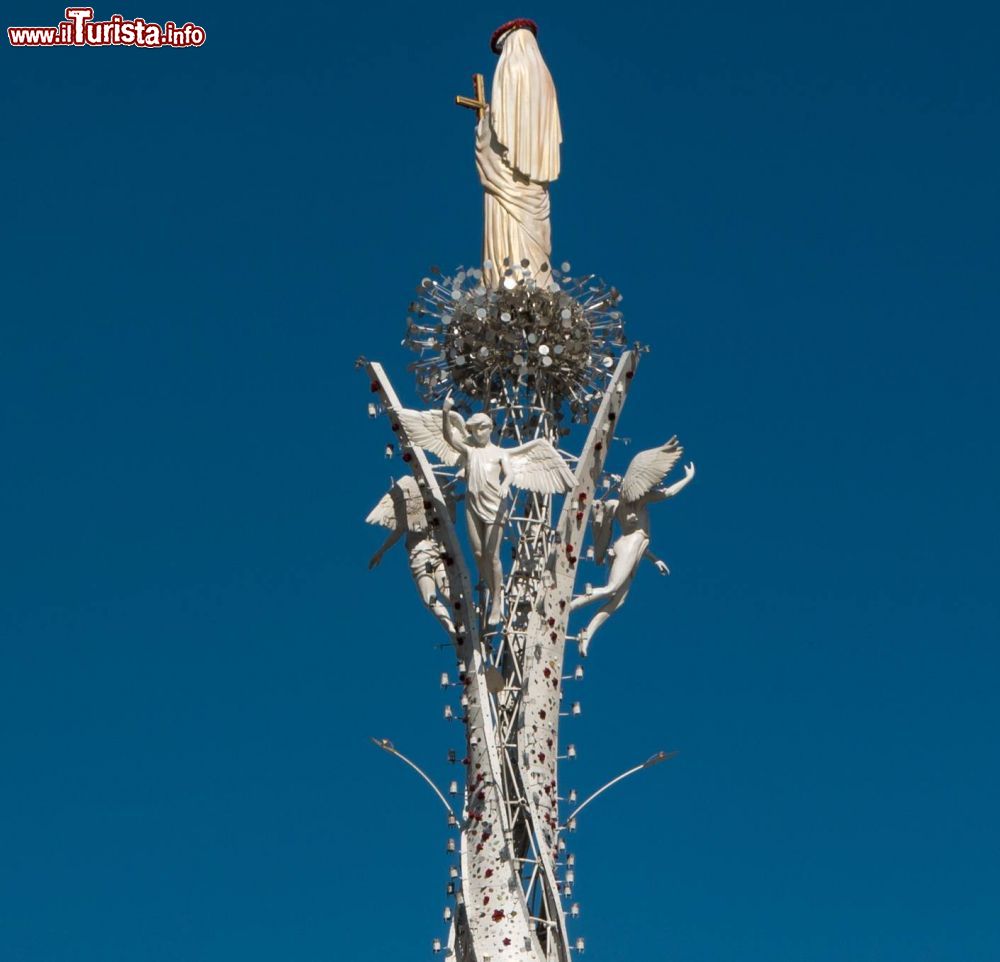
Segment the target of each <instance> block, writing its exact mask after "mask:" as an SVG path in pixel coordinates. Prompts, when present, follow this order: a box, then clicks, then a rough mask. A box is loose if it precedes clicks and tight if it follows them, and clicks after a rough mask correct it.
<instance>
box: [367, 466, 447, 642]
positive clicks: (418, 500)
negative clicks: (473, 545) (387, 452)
mask: <svg viewBox="0 0 1000 962" xmlns="http://www.w3.org/2000/svg"><path fill="white" fill-rule="evenodd" d="M365 521H367V522H368V524H378V525H381V526H382V527H383V528H389V529H390V531H391V532H392V533H391V534H390V535H389V537H388V538H386V539H385V542H384V543H383V544H382V546H381V547H380V548H379V549H378V551H376V552H375V554H374V555H372V559H371V561H369V562H368V569H369V570H371V569H372V568H374V567H376V566H377V565H378V563H379V562H380V561H381V560H382V556H383V555H384V554H385V553H386V552H387V551H388V550H389V549H390V548H391V547H392V546H393V545H394V544H395V543H396V542H397V541H399V539H400V538H402V537H404V536H405V537H406V553H407V554H408V555H409V558H410V573H411V574H412V575H413V583H414V584H415V585H416V586H417V591H419V592H420V597H421V599H422V600H423V602H424V604H425V605H427V607H428V608H430V610H431V612H433V614H434V617H435V618H437V620H438V621H440V622H441V624H442V625H443V627H444V630H445V631H447V632H448V633H449V634H454V632H455V625H454V622H452V620H451V614H450V612H449V611H448V609H447V608H446V607H445V605H444V604H443V603H442V602H441V598H440V597H439V595H441V596H444V597H445V598H448V597H449V596H450V591H449V588H448V572H447V569H446V568H445V564H444V547H443V546H442V544H441V542H440V541H438V540H437V538H435V537H434V533H433V532H434V529H433V527H431V525H430V523H429V520H428V518H427V512H426V511H425V510H424V496H423V494H422V493H421V491H420V487H419V486H418V485H417V481H416V479H415V478H414V477H412V476H411V475H408V474H407V475H404V476H403V477H401V478H400V479H399V480H398V481H397V482H396V483H395V484H393V486H392V487H391V488H390V489H389V490H388V491H387V492H386V493H385V494H384V495H383V496H382V500H381V501H379V503H378V504H377V505H375V507H374V508H372V510H371V513H370V514H369V515H368V517H367V518H365Z"/></svg>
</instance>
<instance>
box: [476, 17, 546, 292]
mask: <svg viewBox="0 0 1000 962" xmlns="http://www.w3.org/2000/svg"><path fill="white" fill-rule="evenodd" d="M537 33H538V28H537V26H536V25H535V24H534V23H533V22H532V21H531V20H512V21H510V22H509V23H505V24H504V25H503V26H502V27H500V28H499V30H497V31H496V32H495V33H494V34H493V39H492V41H491V46H492V48H493V51H494V52H495V53H498V54H499V55H500V60H499V62H498V63H497V69H496V73H494V75H493V88H492V99H491V102H490V105H489V107H488V108H487V107H486V106H485V104H484V105H482V106H481V107H480V118H479V123H478V124H477V126H476V168H477V169H478V171H479V180H480V183H482V185H483V191H484V196H485V200H484V205H483V214H484V230H483V283H484V284H486V285H487V286H488V287H494V288H496V287H499V286H500V284H501V283H502V281H503V277H504V271H505V269H506V268H505V265H504V261H505V259H506V260H507V261H508V262H509V265H510V267H511V268H512V269H513V271H514V275H513V276H515V277H521V276H523V273H524V270H525V268H524V267H523V264H522V262H523V261H527V262H528V267H527V270H530V271H531V276H532V277H533V278H534V279H535V281H536V282H537V283H538V285H539V286H540V287H541V288H543V289H547V288H548V285H549V283H550V281H551V273H550V270H551V268H550V265H549V259H550V257H551V256H552V230H551V225H550V222H549V184H550V183H551V182H552V181H554V180H555V179H556V178H557V177H558V176H559V145H560V144H561V143H562V126H561V124H560V122H559V104H558V103H557V101H556V88H555V85H554V84H553V83H552V75H551V74H550V73H549V69H548V67H546V66H545V61H544V60H543V59H542V54H541V51H540V50H539V49H538V43H537V41H536V40H535V36H536V34H537Z"/></svg>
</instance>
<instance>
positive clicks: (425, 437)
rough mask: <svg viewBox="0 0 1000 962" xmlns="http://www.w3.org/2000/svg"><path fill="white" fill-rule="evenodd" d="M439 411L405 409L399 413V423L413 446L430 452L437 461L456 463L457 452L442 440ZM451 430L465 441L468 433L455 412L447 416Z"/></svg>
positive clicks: (442, 431) (459, 416) (442, 432)
mask: <svg viewBox="0 0 1000 962" xmlns="http://www.w3.org/2000/svg"><path fill="white" fill-rule="evenodd" d="M441 414H442V412H441V411H411V410H409V409H405V410H402V411H400V412H399V423H400V424H402V425H403V429H404V430H405V431H406V436H407V437H408V438H409V439H410V441H411V442H413V444H416V445H418V446H419V447H422V448H423V449H424V450H425V451H430V453H431V454H433V455H434V456H435V457H436V458H438V460H440V461H443V462H444V463H445V464H449V465H451V464H457V463H458V451H456V450H455V448H453V447H452V446H451V445H450V444H449V443H448V442H447V441H445V439H444V430H443V429H442V427H441ZM448 419H449V420H450V421H451V424H452V428H453V430H455V431H456V432H457V434H458V436H459V437H460V438H462V439H463V440H467V439H468V437H469V432H468V431H466V430H465V421H464V420H463V419H462V415H461V414H459V413H458V412H457V411H451V412H450V413H449V414H448Z"/></svg>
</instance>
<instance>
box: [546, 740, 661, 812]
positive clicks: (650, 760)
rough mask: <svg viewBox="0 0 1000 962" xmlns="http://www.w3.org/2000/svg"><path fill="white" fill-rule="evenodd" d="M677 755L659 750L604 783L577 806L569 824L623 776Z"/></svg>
mask: <svg viewBox="0 0 1000 962" xmlns="http://www.w3.org/2000/svg"><path fill="white" fill-rule="evenodd" d="M675 755H677V752H657V753H656V754H655V755H653V756H652V757H651V758H647V759H646V760H645V761H644V762H642V763H641V764H639V765H636V766H634V767H633V768H630V769H628V771H624V772H622V773H621V774H620V775H618V776H616V777H615V778H612V779H611V781H610V782H608V783H607V784H606V785H602V786H601V787H600V788H599V789H598V790H597V791H596V792H594V794H593V795H590V796H588V797H587V798H586V799H584V801H583V802H581V803H580V804H579V805H577V807H576V808H575V809H574V810H573V811H572V813H571V814H570V815H569V816H568V817H567V819H566V822H567V824H568V823H569V822H571V821H572V820H573V819H574V818H576V816H577V815H579V814H580V812H582V811H583V810H584V809H585V808H586V807H587V806H588V805H589V804H590V803H591V802H592V801H593V800H594V799H595V798H597V796H598V795H601V794H603V793H604V792H606V791H607V790H608V789H609V788H611V786H612V785H617V784H618V782H620V781H621V780H622V779H623V778H628V777H629V775H634V774H635V773H636V772H641V771H642V770H643V769H644V768H652V767H653V766H654V765H659V764H660V762H665V761H666V760H667V759H668V758H673V757H674V756H675Z"/></svg>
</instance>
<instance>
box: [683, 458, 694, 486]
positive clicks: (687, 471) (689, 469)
mask: <svg viewBox="0 0 1000 962" xmlns="http://www.w3.org/2000/svg"><path fill="white" fill-rule="evenodd" d="M693 477H694V461H692V462H691V463H690V464H685V465H684V480H685V481H690V480H691V479H692V478H693Z"/></svg>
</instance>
